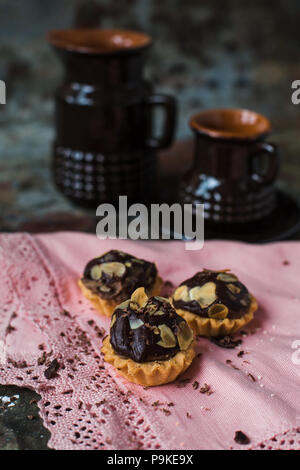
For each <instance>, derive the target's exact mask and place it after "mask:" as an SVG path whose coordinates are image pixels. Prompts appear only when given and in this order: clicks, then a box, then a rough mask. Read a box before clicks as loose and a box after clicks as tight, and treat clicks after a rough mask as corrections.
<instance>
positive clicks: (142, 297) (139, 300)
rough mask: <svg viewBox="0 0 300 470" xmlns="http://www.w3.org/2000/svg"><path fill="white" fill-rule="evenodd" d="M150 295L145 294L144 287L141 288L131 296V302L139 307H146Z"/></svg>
mask: <svg viewBox="0 0 300 470" xmlns="http://www.w3.org/2000/svg"><path fill="white" fill-rule="evenodd" d="M148 299H149V297H148V295H147V294H146V292H145V289H144V287H139V288H138V289H136V290H135V291H134V292H133V294H132V295H131V298H130V300H131V302H135V303H136V304H138V306H139V307H141V308H142V307H145V305H146V303H147V302H148Z"/></svg>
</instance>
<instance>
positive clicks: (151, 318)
mask: <svg viewBox="0 0 300 470" xmlns="http://www.w3.org/2000/svg"><path fill="white" fill-rule="evenodd" d="M102 353H103V354H104V359H105V360H106V361H107V362H109V363H110V364H112V365H114V367H115V368H116V369H117V370H118V372H119V373H120V374H121V375H122V376H124V377H126V378H127V379H128V380H130V381H131V382H135V383H138V384H140V385H146V386H150V385H151V386H153V385H161V384H164V383H168V382H172V381H173V380H175V379H176V377H177V376H178V375H179V374H181V373H182V372H184V371H185V370H186V369H187V368H188V367H189V365H190V364H191V362H192V360H193V358H194V356H195V351H194V341H193V332H192V330H191V329H190V327H189V326H188V324H187V323H186V321H185V320H184V319H183V318H181V317H180V316H179V315H177V313H176V311H175V309H174V308H173V307H172V306H171V304H170V302H169V301H168V299H165V298H163V297H158V296H156V297H150V298H149V297H148V296H147V294H146V293H145V289H144V288H142V287H141V288H139V289H137V290H136V291H135V292H134V293H133V294H132V296H131V298H130V299H129V300H127V301H125V302H123V303H122V304H121V305H118V307H117V308H116V309H115V311H114V313H113V316H112V320H111V326H110V336H107V337H106V338H105V339H104V341H103V347H102Z"/></svg>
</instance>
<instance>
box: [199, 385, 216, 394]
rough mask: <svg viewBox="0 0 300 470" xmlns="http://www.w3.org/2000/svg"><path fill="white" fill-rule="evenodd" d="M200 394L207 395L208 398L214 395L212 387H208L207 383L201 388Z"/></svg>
mask: <svg viewBox="0 0 300 470" xmlns="http://www.w3.org/2000/svg"><path fill="white" fill-rule="evenodd" d="M199 392H200V393H205V394H206V395H208V396H209V395H212V394H213V393H214V392H213V391H212V389H211V386H210V385H208V384H207V383H205V384H204V386H203V387H201V388H200V390H199Z"/></svg>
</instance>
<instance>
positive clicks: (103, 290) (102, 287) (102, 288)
mask: <svg viewBox="0 0 300 470" xmlns="http://www.w3.org/2000/svg"><path fill="white" fill-rule="evenodd" d="M100 290H101V292H110V288H109V287H107V286H100Z"/></svg>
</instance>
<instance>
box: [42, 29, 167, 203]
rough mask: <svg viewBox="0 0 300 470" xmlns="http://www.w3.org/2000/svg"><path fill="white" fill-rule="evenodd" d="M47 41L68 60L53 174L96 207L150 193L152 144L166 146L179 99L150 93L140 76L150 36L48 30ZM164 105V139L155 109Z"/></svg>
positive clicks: (69, 192)
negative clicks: (155, 130)
mask: <svg viewBox="0 0 300 470" xmlns="http://www.w3.org/2000/svg"><path fill="white" fill-rule="evenodd" d="M48 40H49V42H50V43H51V45H52V46H54V48H55V50H56V51H57V53H58V55H59V57H60V58H61V60H62V61H63V64H64V67H65V80H64V83H63V84H62V85H61V86H60V87H59V88H58V90H57V93H56V113H55V124H56V138H55V142H54V153H53V172H54V179H55V182H56V184H57V186H58V188H59V189H60V190H61V191H62V192H63V194H64V195H65V196H67V197H68V198H70V199H71V200H73V201H74V202H76V203H80V204H83V205H88V206H91V207H92V206H95V205H97V204H99V203H101V202H106V201H107V202H116V201H117V200H118V196H119V195H120V194H122V195H127V196H128V198H129V200H130V201H132V202H134V201H147V200H150V199H151V198H152V196H153V194H152V188H153V187H154V184H155V177H156V156H155V150H156V149H158V148H164V147H167V146H168V145H169V144H170V142H171V140H172V137H173V131H174V126H175V101H174V99H173V98H171V97H168V96H165V95H153V94H152V93H151V88H152V87H151V84H150V83H149V82H147V81H145V80H144V79H143V67H144V62H145V57H146V51H147V49H148V47H149V46H150V44H151V38H150V37H149V36H147V35H145V34H142V33H138V32H132V31H123V30H93V29H88V30H82V29H79V30H63V31H51V32H50V33H49V34H48ZM155 106H159V107H161V108H163V109H164V111H165V123H164V129H163V131H162V135H161V137H159V138H156V137H153V136H152V111H153V108H154V107H155Z"/></svg>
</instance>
